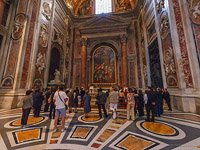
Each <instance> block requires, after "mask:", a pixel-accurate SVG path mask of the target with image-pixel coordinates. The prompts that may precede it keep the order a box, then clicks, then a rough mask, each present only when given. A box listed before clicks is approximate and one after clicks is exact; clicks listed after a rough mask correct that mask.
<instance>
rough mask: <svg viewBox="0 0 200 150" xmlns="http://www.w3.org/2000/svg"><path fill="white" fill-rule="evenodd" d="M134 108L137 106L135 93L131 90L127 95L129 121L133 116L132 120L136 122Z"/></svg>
mask: <svg viewBox="0 0 200 150" xmlns="http://www.w3.org/2000/svg"><path fill="white" fill-rule="evenodd" d="M134 106H135V101H134V93H133V90H132V89H131V88H129V89H128V93H127V119H128V120H130V115H131V120H135V113H134Z"/></svg>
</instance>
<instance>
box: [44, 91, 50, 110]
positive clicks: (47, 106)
mask: <svg viewBox="0 0 200 150" xmlns="http://www.w3.org/2000/svg"><path fill="white" fill-rule="evenodd" d="M50 96H51V90H50V89H49V88H46V89H45V106H44V112H48V110H49V103H48V99H49V98H50Z"/></svg>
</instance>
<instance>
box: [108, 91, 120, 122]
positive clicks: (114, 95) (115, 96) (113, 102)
mask: <svg viewBox="0 0 200 150" xmlns="http://www.w3.org/2000/svg"><path fill="white" fill-rule="evenodd" d="M108 101H109V104H110V110H112V114H113V119H116V118H117V105H118V102H119V93H118V92H117V89H116V88H114V87H113V88H112V91H111V92H110V94H109V96H108Z"/></svg>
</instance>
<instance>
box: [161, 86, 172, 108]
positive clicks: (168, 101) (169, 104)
mask: <svg viewBox="0 0 200 150" xmlns="http://www.w3.org/2000/svg"><path fill="white" fill-rule="evenodd" d="M163 98H164V99H165V101H166V103H167V106H168V110H169V111H172V107H171V99H170V94H169V92H168V91H167V89H165V90H164V92H163Z"/></svg>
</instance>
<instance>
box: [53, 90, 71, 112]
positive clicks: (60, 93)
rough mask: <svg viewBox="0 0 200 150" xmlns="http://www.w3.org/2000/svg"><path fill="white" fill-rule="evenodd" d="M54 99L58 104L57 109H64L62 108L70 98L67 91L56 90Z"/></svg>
mask: <svg viewBox="0 0 200 150" xmlns="http://www.w3.org/2000/svg"><path fill="white" fill-rule="evenodd" d="M58 92H59V95H60V97H59V95H58ZM60 98H61V99H62V101H63V102H62V101H61V99H60ZM53 99H54V100H55V105H56V109H62V108H65V104H64V103H65V102H66V99H68V97H67V95H66V93H65V92H63V91H56V92H55V94H54V96H53Z"/></svg>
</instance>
